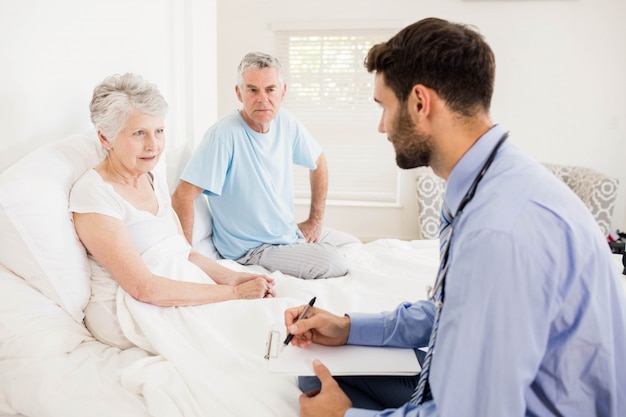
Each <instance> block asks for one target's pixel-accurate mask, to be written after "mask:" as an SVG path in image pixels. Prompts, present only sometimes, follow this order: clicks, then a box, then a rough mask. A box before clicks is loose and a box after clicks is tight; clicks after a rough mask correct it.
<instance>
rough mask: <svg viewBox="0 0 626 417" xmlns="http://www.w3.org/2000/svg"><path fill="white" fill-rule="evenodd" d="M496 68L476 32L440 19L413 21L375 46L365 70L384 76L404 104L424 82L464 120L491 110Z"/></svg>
mask: <svg viewBox="0 0 626 417" xmlns="http://www.w3.org/2000/svg"><path fill="white" fill-rule="evenodd" d="M495 66H496V64H495V58H494V55H493V51H492V50H491V48H490V47H489V45H488V44H487V43H486V42H485V40H484V38H483V36H482V35H481V34H479V33H478V32H477V31H476V30H475V29H473V28H471V27H469V26H467V25H461V24H457V23H451V22H448V21H446V20H442V19H436V18H428V19H423V20H420V21H418V22H416V23H413V24H412V25H410V26H407V27H406V28H404V29H402V30H401V31H400V32H398V33H397V34H396V35H395V36H394V37H392V38H391V39H389V41H387V42H384V43H380V44H377V45H374V46H373V47H372V48H371V49H370V50H369V52H368V54H367V57H366V59H365V67H366V68H367V70H368V71H369V72H373V71H377V72H380V73H382V75H383V79H384V81H385V84H386V85H387V86H388V87H389V88H391V89H392V90H393V91H394V93H395V95H396V97H397V98H398V100H400V102H405V101H406V100H407V98H408V95H409V93H410V91H411V89H412V88H413V86H415V85H417V84H422V85H424V86H426V87H428V88H431V89H433V90H435V91H436V92H437V94H438V95H439V96H440V97H441V98H442V99H443V100H445V101H446V103H447V105H448V107H449V108H450V109H451V110H452V111H455V112H457V113H460V114H462V115H464V116H472V115H474V114H476V112H477V111H479V110H485V111H488V110H489V107H490V106H491V96H492V94H493V84H494V78H495Z"/></svg>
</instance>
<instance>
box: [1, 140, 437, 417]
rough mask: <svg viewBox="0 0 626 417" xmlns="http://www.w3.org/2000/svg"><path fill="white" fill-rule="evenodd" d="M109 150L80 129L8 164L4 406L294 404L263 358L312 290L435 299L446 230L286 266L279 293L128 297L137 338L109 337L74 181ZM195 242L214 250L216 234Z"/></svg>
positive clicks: (287, 378)
mask: <svg viewBox="0 0 626 417" xmlns="http://www.w3.org/2000/svg"><path fill="white" fill-rule="evenodd" d="M102 157H103V153H102V151H101V149H100V146H99V144H98V142H97V139H96V137H95V135H91V134H88V135H76V136H72V137H69V138H65V139H62V140H59V141H55V142H54V143H51V144H47V145H44V146H43V147H41V148H39V149H36V150H35V151H33V152H31V153H29V154H28V155H26V156H25V157H24V158H22V159H21V160H19V161H18V162H16V163H15V164H13V165H12V166H10V167H9V168H7V169H6V170H5V171H4V172H2V174H0V230H1V231H2V232H1V236H0V248H1V249H0V416H5V415H6V416H9V415H10V416H13V415H20V416H27V417H37V416H63V417H68V416H85V415H89V416H94V417H97V416H113V415H115V416H120V415H127V416H130V415H132V416H164V417H165V416H167V417H173V416H185V417H192V416H206V415H210V414H212V415H217V416H222V417H225V416H242V415H257V416H278V415H279V416H297V415H298V414H299V412H298V395H299V394H300V392H299V390H298V388H297V385H296V377H295V376H291V375H278V374H273V373H271V372H269V371H268V370H267V360H266V359H265V358H264V355H265V351H266V343H267V339H268V338H267V336H268V332H269V331H270V330H276V329H279V330H281V331H283V332H284V328H282V321H283V311H284V310H285V309H286V308H289V307H292V306H296V305H300V304H304V303H306V302H308V301H309V299H310V298H311V297H313V296H315V297H317V303H316V305H317V306H319V307H322V308H326V309H329V310H331V311H333V312H336V313H340V314H342V313H344V312H350V311H380V310H389V309H393V308H394V307H395V306H396V305H397V304H398V303H400V302H402V301H409V300H415V299H418V298H422V297H424V296H425V294H426V287H427V285H428V284H429V283H431V281H432V279H433V277H434V271H435V269H436V268H437V259H438V255H437V248H436V241H432V240H431V241H427V240H424V241H411V242H409V241H400V240H395V239H385V240H377V241H374V242H370V243H367V244H361V243H353V244H350V245H346V246H344V247H343V248H342V251H343V253H344V254H345V256H346V257H347V258H348V260H349V264H350V272H349V274H348V275H347V276H345V277H341V278H334V279H328V280H320V281H303V280H299V279H296V278H294V277H290V276H287V275H284V274H281V273H279V272H276V273H273V274H270V275H271V276H273V277H274V278H275V280H276V293H277V297H276V298H274V299H265V300H252V301H229V302H223V303H218V304H211V305H205V306H199V307H180V308H159V307H155V306H150V305H147V304H142V303H139V302H137V301H136V300H133V299H132V298H130V297H123V296H122V297H121V298H118V314H119V315H120V320H121V321H124V322H125V323H126V327H125V332H126V331H128V332H129V333H130V334H131V340H132V341H133V342H134V343H135V344H136V345H137V346H138V347H133V348H130V349H126V350H120V349H118V348H113V347H109V346H107V345H104V344H102V343H100V342H98V341H97V340H95V339H94V338H93V336H92V335H91V334H90V333H89V331H88V330H87V328H86V327H85V326H84V325H83V309H84V307H85V305H86V303H87V301H88V299H89V295H90V289H89V265H88V262H87V258H86V254H85V251H84V248H83V247H82V245H81V244H80V242H79V241H78V238H77V236H76V234H75V232H74V228H73V226H72V222H71V216H70V213H69V211H68V208H67V200H68V193H69V190H70V188H71V186H72V184H73V182H74V181H75V180H76V179H77V178H78V177H79V176H80V175H81V174H82V173H83V172H84V171H85V170H86V169H88V168H89V167H91V166H94V165H95V164H96V163H97V162H98V161H99V160H100V159H101V158H102ZM159 169H164V168H162V167H161V168H159ZM199 209H200V208H199ZM200 214H202V213H200ZM201 221H202V222H204V223H205V225H206V222H210V217H209V216H208V214H207V212H204V214H203V217H202V218H201ZM194 246H196V247H197V248H199V249H201V250H202V251H203V252H205V253H207V254H209V255H215V252H214V249H213V248H212V245H211V241H210V236H207V235H206V234H205V235H199V234H195V233H194ZM219 262H221V263H223V264H224V265H226V266H229V267H231V268H234V269H239V270H243V269H246V270H250V271H257V272H265V273H267V271H263V270H262V269H261V268H260V267H243V266H241V265H239V264H237V263H235V262H233V261H228V260H219ZM120 305H122V306H123V308H121V309H120V308H119V306H120Z"/></svg>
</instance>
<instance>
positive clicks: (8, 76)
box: [0, 0, 626, 240]
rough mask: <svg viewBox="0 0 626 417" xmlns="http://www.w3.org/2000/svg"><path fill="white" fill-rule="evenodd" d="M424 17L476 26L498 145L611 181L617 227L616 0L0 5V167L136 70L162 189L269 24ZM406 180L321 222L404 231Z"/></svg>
mask: <svg viewBox="0 0 626 417" xmlns="http://www.w3.org/2000/svg"><path fill="white" fill-rule="evenodd" d="M427 16H438V17H443V18H448V19H451V20H455V21H463V22H468V23H472V24H475V25H476V26H478V27H479V28H480V30H481V32H483V33H484V35H485V36H486V38H487V40H488V41H489V42H490V43H491V45H492V46H493V48H494V50H495V52H496V56H497V59H498V75H497V84H496V94H495V97H494V103H493V116H494V119H495V120H496V121H499V122H501V123H503V124H504V125H505V126H506V127H507V128H508V129H510V130H511V132H512V137H511V140H513V141H515V142H516V143H517V144H519V145H520V146H522V147H523V148H525V149H526V150H527V151H528V152H530V153H531V154H532V155H533V156H535V157H536V158H537V159H539V160H542V161H549V162H556V163H567V164H580V165H585V166H589V167H591V168H595V169H598V170H601V171H603V172H605V173H607V174H609V175H613V176H616V177H618V178H619V179H620V182H621V185H620V190H619V196H618V204H617V207H616V212H615V217H614V224H615V228H620V229H621V230H623V229H624V223H625V222H626V209H625V198H626V169H624V168H623V165H624V162H625V159H626V111H625V110H626V94H624V93H625V92H626V77H624V75H623V72H624V68H626V65H625V64H626V48H624V47H623V45H622V43H623V40H624V39H626V26H624V25H623V24H622V22H621V20H622V18H623V17H624V16H626V2H623V0H554V1H549V0H547V1H546V0H544V1H541V0H537V1H532V0H519V1H514V0H510V1H507V0H493V1H480V0H478V1H469V0H438V1H436V2H433V1H426V0H387V1H385V2H381V1H371V0H343V1H341V2H338V1H329V0H318V1H315V2H312V1H302V0H256V1H252V0H90V1H85V0H55V1H54V2H51V1H46V0H0V74H1V75H2V76H1V77H0V132H2V139H0V170H2V169H4V168H6V166H8V165H9V164H10V163H11V162H12V161H14V160H15V159H17V158H18V157H19V156H21V155H23V154H25V153H26V152H27V151H29V150H31V149H33V148H34V147H36V146H37V145H39V144H41V143H44V142H47V141H50V140H55V139H59V138H61V137H63V136H66V135H68V134H73V133H80V132H84V131H86V130H88V129H90V128H91V124H90V121H89V115H88V111H87V106H88V103H89V99H90V97H91V91H92V89H93V87H94V86H95V85H96V84H97V83H98V82H100V81H101V80H102V79H103V78H104V77H105V76H107V75H110V74H113V73H117V72H119V73H123V72H137V73H140V74H142V75H143V76H144V77H146V78H147V79H149V80H151V81H153V82H155V83H156V84H157V85H158V86H159V87H160V89H161V90H162V92H163V93H164V95H165V97H166V98H167V100H168V102H169V103H170V113H169V115H168V119H167V120H166V126H167V134H168V162H171V163H170V164H169V167H170V176H171V178H170V184H171V185H172V184H173V183H174V182H175V178H176V174H177V173H178V171H179V170H180V163H182V161H185V160H186V158H187V157H188V155H189V153H190V152H191V149H192V147H193V145H194V142H196V141H198V140H199V139H200V137H201V135H202V133H203V132H204V130H205V129H206V128H207V127H208V126H209V125H210V124H211V123H213V122H214V121H215V120H216V118H217V117H218V116H222V115H224V114H225V113H226V112H228V111H230V110H231V109H233V108H235V107H238V102H237V101H236V98H235V96H234V83H235V69H236V66H237V64H238V63H239V60H240V58H241V56H243V54H245V53H246V52H248V51H250V50H254V49H260V50H271V48H272V42H273V38H272V32H271V24H272V23H274V22H285V21H290V22H307V21H318V22H319V21H321V22H325V23H326V24H333V23H339V24H343V23H345V22H349V21H355V20H359V21H372V19H373V18H374V17H376V18H377V19H384V20H390V21H394V22H397V23H398V26H399V28H400V27H401V26H403V25H405V24H408V23H411V22H413V21H415V20H417V19H420V18H423V17H427ZM376 122H377V121H373V123H372V125H373V126H375V125H376ZM381 140H385V139H384V137H382V138H381ZM412 175H413V173H412V172H411V171H405V172H401V173H400V183H399V189H400V201H399V204H398V205H397V206H392V207H389V206H382V207H381V206H379V207H371V206H354V205H349V206H347V205H332V204H331V205H330V206H329V208H328V215H327V224H329V225H330V226H333V227H337V228H341V229H344V230H347V231H349V232H352V233H354V234H356V235H358V236H359V237H361V238H363V239H365V240H370V239H374V238H378V237H401V238H412V237H414V236H416V234H417V232H416V231H417V225H416V222H415V194H414V190H413V181H412V178H413V177H412ZM306 209H307V207H306V206H300V207H298V213H299V215H300V216H303V215H304V214H305V213H306Z"/></svg>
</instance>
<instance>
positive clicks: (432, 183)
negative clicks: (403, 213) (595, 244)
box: [415, 164, 618, 239]
mask: <svg viewBox="0 0 626 417" xmlns="http://www.w3.org/2000/svg"><path fill="white" fill-rule="evenodd" d="M544 165H545V166H546V168H548V169H549V170H550V171H551V172H552V173H553V174H554V175H556V176H557V177H558V178H560V179H561V180H562V181H563V182H564V183H565V184H567V185H568V186H569V187H570V188H571V189H572V191H574V193H576V195H577V196H578V197H580V199H581V200H582V201H583V203H584V204H585V206H587V208H589V210H590V211H591V214H593V216H594V217H595V219H596V222H598V226H600V229H601V230H602V233H603V234H604V235H605V236H607V235H608V234H609V232H610V228H611V219H612V217H613V208H614V206H615V199H616V197H617V186H618V180H617V179H616V178H611V177H608V176H606V175H604V174H602V173H600V172H598V171H594V170H592V169H589V168H585V167H580V166H573V165H556V164H544ZM415 185H416V190H417V212H418V221H419V225H420V227H419V230H420V236H419V239H437V238H438V237H439V216H440V212H441V203H442V201H443V194H444V191H445V188H446V183H445V181H444V180H442V179H441V178H439V177H438V176H436V175H435V174H434V173H433V171H432V169H430V168H418V169H417V178H416V182H415Z"/></svg>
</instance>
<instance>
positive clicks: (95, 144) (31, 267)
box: [0, 133, 105, 322]
mask: <svg viewBox="0 0 626 417" xmlns="http://www.w3.org/2000/svg"><path fill="white" fill-rule="evenodd" d="M104 156H105V151H104V150H103V149H102V146H101V145H100V143H99V141H98V139H97V136H96V135H95V133H93V134H92V135H76V136H71V137H69V138H66V139H64V140H61V141H58V142H54V143H52V144H49V145H44V146H43V147H40V148H38V149H36V150H35V151H33V152H31V153H30V154H28V155H26V156H25V157H24V158H22V159H21V160H19V161H18V162H16V163H15V164H14V165H12V166H11V167H9V168H7V169H6V170H5V171H4V172H2V174H0V230H2V233H0V248H2V250H0V264H2V265H4V266H6V267H7V268H8V269H9V270H11V271H13V272H14V273H15V274H17V275H19V276H20V277H22V278H24V279H25V280H27V281H28V282H29V283H30V284H31V285H32V286H33V287H35V288H36V289H38V290H39V291H41V292H42V293H43V294H44V295H46V296H47V297H49V298H50V299H52V300H53V301H55V302H56V303H57V304H58V305H60V306H62V307H63V308H64V309H65V310H66V311H67V312H69V313H70V314H71V315H72V317H73V318H74V319H75V320H76V321H78V322H82V320H83V309H84V308H85V306H86V305H87V302H88V301H89V296H90V280H89V275H90V270H89V263H88V261H87V255H86V252H85V249H84V247H83V245H82V244H81V243H80V241H79V240H78V237H77V236H76V232H75V231H74V226H73V223H72V218H71V215H70V212H69V209H68V198H69V192H70V189H71V187H72V185H73V184H74V182H75V181H76V180H77V179H78V178H79V177H80V176H81V175H82V174H83V173H84V172H85V171H86V170H87V169H89V168H91V167H93V166H95V165H97V164H98V162H99V161H101V160H102V159H103V158H104Z"/></svg>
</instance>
